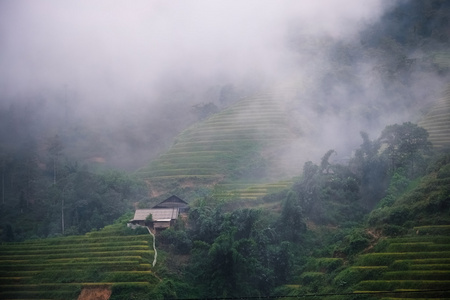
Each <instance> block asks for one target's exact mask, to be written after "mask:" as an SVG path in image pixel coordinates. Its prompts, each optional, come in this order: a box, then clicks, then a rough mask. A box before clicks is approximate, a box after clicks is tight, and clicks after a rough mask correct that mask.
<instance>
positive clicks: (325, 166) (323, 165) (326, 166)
mask: <svg viewBox="0 0 450 300" xmlns="http://www.w3.org/2000/svg"><path fill="white" fill-rule="evenodd" d="M333 153H335V154H336V151H334V150H333V149H330V150H328V151H327V153H325V155H324V156H323V157H322V160H321V162H320V171H321V172H322V173H323V172H324V171H326V172H327V173H328V170H329V169H330V165H331V164H330V163H329V162H328V161H329V159H330V156H331V154H333Z"/></svg>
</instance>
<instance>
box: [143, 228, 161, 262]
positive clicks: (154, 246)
mask: <svg viewBox="0 0 450 300" xmlns="http://www.w3.org/2000/svg"><path fill="white" fill-rule="evenodd" d="M145 228H147V230H148V233H150V234H151V236H152V237H153V250H154V251H155V256H154V258H153V263H152V266H153V267H154V266H155V265H156V258H157V256H158V252H156V244H155V240H156V237H155V235H154V234H153V232H152V231H151V230H150V228H148V226H145Z"/></svg>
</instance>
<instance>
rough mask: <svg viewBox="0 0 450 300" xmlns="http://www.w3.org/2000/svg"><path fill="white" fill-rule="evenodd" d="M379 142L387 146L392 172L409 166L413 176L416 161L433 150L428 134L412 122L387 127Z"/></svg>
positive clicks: (386, 151)
mask: <svg viewBox="0 0 450 300" xmlns="http://www.w3.org/2000/svg"><path fill="white" fill-rule="evenodd" d="M379 141H380V142H381V143H382V144H385V145H386V149H385V150H384V152H385V153H386V154H387V156H388V157H389V159H390V167H391V170H392V171H395V170H396V169H397V168H400V167H408V165H409V167H410V172H411V175H412V176H413V175H414V172H415V170H414V168H415V163H416V161H417V160H418V159H420V158H421V157H422V155H424V154H427V153H429V152H430V150H431V142H429V141H428V132H427V131H426V130H425V129H424V128H422V127H419V126H418V125H416V124H413V123H411V122H406V123H403V124H402V125H398V124H394V125H389V126H387V127H386V128H385V129H384V130H383V132H382V133H381V136H380V139H379Z"/></svg>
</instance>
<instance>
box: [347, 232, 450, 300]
mask: <svg viewBox="0 0 450 300" xmlns="http://www.w3.org/2000/svg"><path fill="white" fill-rule="evenodd" d="M414 229H415V231H416V232H418V235H415V236H409V237H402V238H390V239H388V240H387V242H388V246H387V247H386V249H385V250H384V251H383V252H379V253H370V254H365V255H362V256H360V257H359V258H358V260H357V262H356V264H355V265H354V266H353V267H351V269H352V271H353V272H355V274H358V275H357V277H358V278H360V279H361V280H360V281H359V282H358V283H357V284H356V286H355V291H354V292H355V293H363V292H364V293H373V294H376V293H381V294H378V296H379V297H380V296H381V295H383V294H384V298H382V299H385V300H388V299H389V300H400V299H450V236H449V235H448V232H449V230H450V225H442V226H423V227H416V228H414ZM427 232H428V233H429V232H434V233H433V234H432V235H430V234H427ZM422 234H423V235H422ZM355 276H356V275H355ZM388 292H393V293H392V294H388Z"/></svg>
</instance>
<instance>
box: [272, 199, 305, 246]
mask: <svg viewBox="0 0 450 300" xmlns="http://www.w3.org/2000/svg"><path fill="white" fill-rule="evenodd" d="M278 227H279V232H280V233H281V235H282V236H283V238H284V239H285V240H287V241H290V242H294V243H298V242H300V241H301V240H302V237H303V234H304V233H305V232H306V224H305V222H304V218H303V210H302V208H301V206H300V203H299V201H298V195H297V194H296V193H295V192H293V191H290V192H289V193H288V194H287V197H286V200H285V201H284V204H283V210H282V211H281V216H280V221H279V225H278Z"/></svg>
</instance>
